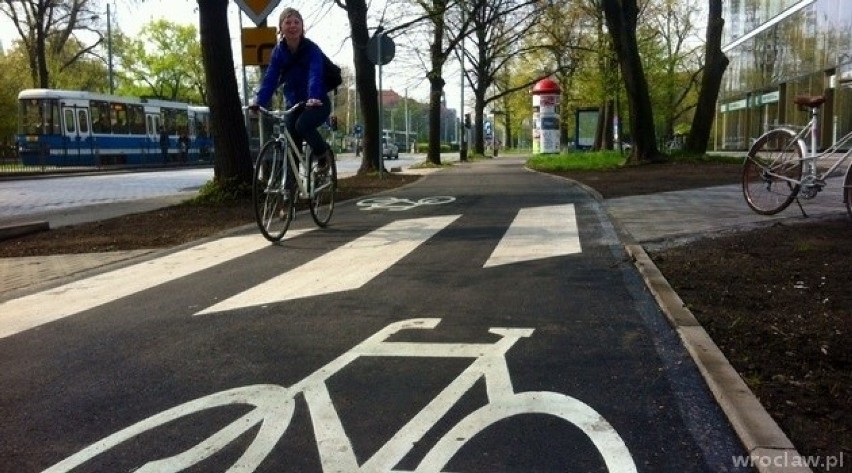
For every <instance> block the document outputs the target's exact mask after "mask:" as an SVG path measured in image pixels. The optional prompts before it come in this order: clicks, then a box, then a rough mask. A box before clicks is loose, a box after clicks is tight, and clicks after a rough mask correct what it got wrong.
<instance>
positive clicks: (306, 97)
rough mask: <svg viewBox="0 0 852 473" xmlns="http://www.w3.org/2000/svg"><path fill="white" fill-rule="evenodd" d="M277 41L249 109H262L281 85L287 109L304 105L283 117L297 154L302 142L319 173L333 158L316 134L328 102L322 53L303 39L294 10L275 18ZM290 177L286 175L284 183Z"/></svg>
mask: <svg viewBox="0 0 852 473" xmlns="http://www.w3.org/2000/svg"><path fill="white" fill-rule="evenodd" d="M278 28H279V30H280V32H279V34H280V41H279V42H278V44H277V45H276V46H275V48H274V49H273V50H272V56H271V58H270V61H269V67H268V68H267V69H266V75H264V77H263V82H262V83H261V84H260V89H259V90H258V91H257V96H256V97H255V100H254V104H253V105H252V106H251V107H250V108H252V109H255V110H256V109H257V107H258V106H264V107H265V106H266V105H267V104H268V103H269V101H270V99H271V98H272V94H273V93H274V92H275V89H276V88H277V87H278V86H279V85H283V89H284V98H285V99H286V102H287V107H288V108H289V107H292V106H294V105H296V104H299V103H304V104H305V106H304V107H302V108H301V109H299V110H298V111H297V112H296V113H293V114H291V115H290V116H288V118H287V130H288V131H289V132H290V135H291V136H292V137H293V140H294V141H295V142H296V145H297V146H298V147H299V151H300V152H301V151H302V150H301V146H302V140H304V141H306V142H307V143H308V145H309V146H310V147H311V150H312V152H313V155H314V156H315V157H316V160H317V169H318V171H320V172H322V171H324V170H327V169H328V167H329V163H330V162H331V161H330V160H331V159H333V154H332V151H331V147H329V145H328V144H327V143H326V142H325V140H324V139H323V138H322V136H321V135H320V134H319V131H317V128H318V127H319V126H320V125H322V124H323V123H324V122H325V121H326V120H327V119H328V116H329V115H330V114H331V101H330V100H329V98H328V93H327V92H326V86H325V83H324V80H323V73H324V70H323V69H324V67H325V66H324V63H323V52H322V50H321V49H320V47H319V46H318V45H317V44H316V43H314V42H313V41H311V40H309V39H307V38H305V28H304V23H303V22H302V15H301V14H300V13H299V12H298V10H296V9H295V8H289V7H288V8H285V9H284V11H282V12H281V15H280V16H279V17H278ZM290 180H291V176H288V183H291V182H290Z"/></svg>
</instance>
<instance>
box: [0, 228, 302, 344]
mask: <svg viewBox="0 0 852 473" xmlns="http://www.w3.org/2000/svg"><path fill="white" fill-rule="evenodd" d="M306 231H309V230H301V231H292V232H290V233H288V234H287V235H286V238H292V237H295V236H297V235H299V234H302V233H305V232H306ZM268 246H269V242H268V241H266V240H264V239H263V238H261V237H260V236H259V235H249V236H239V237H229V238H222V239H220V240H214V241H211V242H209V243H204V244H201V245H197V246H193V247H191V248H187V249H185V250H181V251H178V252H176V253H172V254H170V255H166V256H163V257H161V258H156V259H152V260H149V261H144V262H142V263H138V264H134V265H132V266H128V267H126V268H121V269H117V270H115V271H110V272H106V273H102V274H98V275H95V276H92V277H90V278H86V279H81V280H79V281H74V282H71V283H68V284H65V285H63V286H59V287H57V288H54V289H48V290H46V291H42V292H39V293H36V294H31V295H28V296H24V297H21V298H18V299H12V300H9V301H6V302H4V303H1V304H0V338H4V337H8V336H10V335H14V334H16V333H19V332H22V331H24V330H29V329H31V328H33V327H37V326H39V325H42V324H46V323H48V322H52V321H54V320H59V319H61V318H64V317H68V316H70V315H74V314H77V313H80V312H82V311H84V310H88V309H91V308H94V307H97V306H99V305H102V304H106V303H108V302H112V301H115V300H118V299H120V298H122V297H126V296H129V295H132V294H135V293H137V292H140V291H143V290H145V289H149V288H152V287H154V286H158V285H161V284H164V283H167V282H169V281H173V280H175V279H178V278H181V277H184V276H187V275H189V274H192V273H195V272H198V271H201V270H204V269H207V268H210V267H213V266H215V265H217V264H221V263H223V262H225V261H228V260H230V259H234V258H238V257H240V256H243V255H246V254H248V253H251V252H254V251H257V250H260V249H262V248H267V247H268Z"/></svg>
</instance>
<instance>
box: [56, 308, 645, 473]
mask: <svg viewBox="0 0 852 473" xmlns="http://www.w3.org/2000/svg"><path fill="white" fill-rule="evenodd" d="M440 320H441V319H435V318H426V319H410V320H404V321H401V322H397V323H393V324H391V325H389V326H387V327H385V328H384V329H382V330H380V331H379V332H377V333H376V334H374V335H373V336H371V337H369V338H368V339H366V340H364V341H363V342H361V343H359V344H358V345H356V346H355V347H354V348H352V349H351V350H349V351H348V352H346V353H344V354H342V355H340V356H339V357H338V358H336V359H334V360H333V361H331V362H330V363H328V364H327V365H325V366H323V367H322V368H320V369H319V370H317V371H315V372H314V373H312V374H311V375H309V376H308V377H307V378H305V379H303V380H302V381H300V382H298V383H296V384H295V385H293V386H290V387H289V388H285V387H282V386H277V385H271V384H258V385H251V386H244V387H240V388H235V389H230V390H226V391H221V392H218V393H214V394H211V395H209V396H205V397H202V398H199V399H195V400H193V401H189V402H187V403H185V404H181V405H178V406H176V407H173V408H171V409H168V410H166V411H164V412H161V413H159V414H157V415H154V416H153V417H149V418H148V419H145V420H143V421H141V422H138V423H136V424H134V425H131V426H130V427H127V428H125V429H124V430H121V431H119V432H116V433H115V434H113V435H110V436H109V437H106V438H104V439H103V440H100V441H99V442H97V443H95V444H93V445H91V446H89V447H87V448H85V449H83V450H81V451H80V452H78V453H76V454H75V455H73V456H71V457H68V458H67V459H65V460H63V461H62V462H60V463H58V464H56V465H54V466H52V467H50V468H48V469H47V470H45V473H59V472H69V471H71V470H73V469H75V468H77V467H79V466H81V465H83V464H85V463H86V462H88V461H90V460H92V459H93V458H95V457H96V456H98V455H101V454H103V453H104V452H106V451H108V450H110V449H112V448H115V447H117V446H118V445H120V444H122V443H123V442H126V441H128V440H130V439H133V438H135V437H138V436H140V435H142V434H144V433H146V432H148V431H151V430H153V429H155V428H158V427H161V426H164V425H166V424H168V423H170V422H173V421H175V420H177V419H181V418H184V417H186V416H189V415H192V414H196V413H198V412H202V411H205V410H208V409H213V408H217V407H222V406H226V405H231V404H243V405H249V406H253V407H254V408H253V409H252V410H251V411H250V412H248V413H247V414H245V415H244V416H243V417H241V418H239V419H237V420H236V421H234V422H232V423H230V424H229V425H227V426H225V427H224V428H222V429H221V430H219V431H218V432H215V433H214V434H212V435H211V436H210V437H208V438H207V439H205V440H203V441H201V443H199V444H197V445H195V446H193V447H190V448H189V449H188V450H186V451H184V452H181V453H178V454H176V455H174V456H171V457H168V458H162V459H158V460H154V461H151V462H148V463H146V464H145V465H143V466H142V467H141V468H138V469H136V470H135V471H136V472H140V473H153V472H159V473H162V472H177V471H181V470H184V469H187V468H190V467H192V466H194V465H196V464H198V463H200V462H202V461H204V460H206V459H208V458H209V457H211V456H213V455H215V454H216V453H217V452H219V451H221V450H223V449H224V448H226V447H227V446H228V445H229V444H231V443H232V442H234V441H235V440H236V439H237V438H239V437H240V436H242V435H244V434H246V433H247V432H248V431H250V430H252V429H257V434H256V436H255V438H254V440H253V441H252V442H251V444H250V445H249V446H248V448H247V449H246V451H245V452H244V453H243V455H242V456H241V457H240V458H239V459H237V461H236V462H235V463H234V464H233V465H232V466H231V467H230V468H229V469H228V470H227V471H228V472H238V471H239V472H252V471H255V470H256V469H257V468H258V466H259V465H260V464H261V462H262V461H263V460H264V459H265V458H266V457H267V456H268V455H269V454H270V453H271V452H272V450H273V448H274V447H275V445H276V444H277V442H278V440H279V439H280V438H281V437H282V436H283V435H284V434H285V432H286V430H287V427H288V426H289V424H290V422H291V421H292V419H293V413H294V410H295V398H296V396H297V395H298V394H303V395H304V398H305V400H306V401H307V405H308V411H309V413H310V417H311V420H312V423H313V431H314V436H315V440H316V446H317V448H318V450H319V454H320V461H321V463H322V468H323V471H346V472H357V471H361V472H390V471H394V472H399V473H404V470H399V469H395V468H394V467H396V466H397V465H398V464H399V463H400V461H401V460H403V458H405V456H406V455H407V454H408V453H409V452H410V451H411V450H412V449H413V448H414V446H415V445H417V443H418V442H419V441H420V440H421V439H423V437H424V436H425V435H426V434H427V433H428V432H429V431H430V429H432V428H433V427H434V426H435V425H437V424H438V422H439V421H440V420H441V419H443V418H444V416H445V415H446V414H447V413H448V412H449V411H450V409H452V408H453V407H454V406H455V405H456V403H458V402H459V401H460V400H461V399H462V398H463V397H464V395H465V393H467V392H468V391H469V390H470V389H471V388H472V387H473V386H474V384H476V383H477V382H478V381H479V380H480V379H482V380H484V381H485V385H486V387H487V397H488V404H486V405H484V406H482V407H480V408H479V409H476V410H475V411H473V412H472V413H470V414H468V415H467V416H466V417H464V418H463V419H462V420H461V421H459V422H458V423H457V424H455V426H453V427H452V428H450V430H449V431H448V432H447V433H446V434H445V435H444V436H443V437H441V438H440V439H439V440H438V441H437V442H436V443H435V445H434V446H433V447H432V449H431V450H430V451H429V452H428V453H427V454H426V456H425V457H423V459H422V460H421V461H420V463H419V465H418V466H417V468H416V469H415V470H413V472H440V471H443V468H444V467H445V466H446V465H447V464H448V463H449V461H450V460H451V459H452V458H453V456H454V455H455V454H456V453H457V452H458V451H459V450H460V449H461V448H462V447H463V446H464V445H465V444H466V443H467V442H468V441H470V440H471V439H472V438H473V437H475V436H476V435H477V434H479V433H480V432H482V431H483V430H485V429H486V428H487V427H489V426H491V425H493V424H495V423H497V422H498V421H501V420H503V419H507V418H509V417H513V416H518V415H524V414H545V415H550V416H554V417H557V418H560V419H562V420H564V421H566V422H568V423H570V424H572V425H574V426H576V427H577V428H579V429H580V430H581V431H582V432H583V433H584V434H585V435H586V436H587V437H588V438H589V440H591V442H592V443H593V444H594V446H595V448H596V449H597V450H598V452H599V453H600V455H601V458H602V459H603V461H604V463H605V464H606V467H607V469H608V470H609V471H610V472H613V473H635V472H636V466H635V464H634V462H633V458H632V457H631V455H630V452H629V451H628V449H627V446H626V445H625V444H624V441H623V440H622V439H621V437H620V436H619V435H618V433H616V431H615V430H614V429H613V428H612V426H611V425H610V424H609V423H608V422H607V421H606V420H605V419H604V418H603V417H602V416H601V415H600V414H598V413H597V412H596V411H595V410H594V409H592V408H591V407H590V406H588V405H587V404H585V403H583V402H581V401H580V400H578V399H575V398H573V397H570V396H567V395H565V394H561V393H556V392H547V391H528V392H515V391H514V388H513V386H512V381H511V379H510V376H509V368H508V365H507V364H506V352H507V351H508V350H509V349H510V348H511V347H512V346H513V345H514V344H515V343H516V342H517V341H518V340H519V339H521V338H525V337H530V336H531V335H532V333H533V330H532V329H525V328H491V329H490V330H489V332H490V333H492V334H495V335H498V336H499V337H500V339H499V340H497V341H496V342H494V343H423V342H400V341H397V342H389V341H387V340H388V339H389V338H390V337H391V336H392V335H394V334H396V333H397V332H400V331H402V330H410V329H421V330H423V329H433V328H435V327H436V326H437V325H438V323H439V322H440ZM360 357H432V358H438V357H441V358H472V359H473V360H474V361H473V362H472V363H471V364H470V365H469V366H468V367H467V368H466V369H465V370H464V371H463V372H462V373H461V374H460V375H459V376H458V377H457V378H455V379H454V380H453V381H451V382H450V384H449V385H448V386H447V387H446V388H444V389H443V390H442V391H441V392H440V393H439V394H438V395H437V396H436V397H435V398H434V399H432V400H431V401H430V402H429V403H428V404H427V405H426V406H425V407H424V408H423V409H422V410H421V411H420V412H418V413H417V414H416V415H415V416H414V417H413V418H412V419H411V420H410V421H408V423H406V424H405V425H404V426H403V427H402V428H401V429H400V430H399V431H397V432H396V433H395V434H394V435H393V437H392V438H391V439H390V440H389V441H388V442H387V443H385V444H384V445H383V446H382V447H381V448H380V449H379V450H378V451H377V452H376V453H375V454H373V455H372V456H371V457H370V458H368V459H367V460H366V461H365V462H364V463H362V464H359V463H358V459H357V458H356V455H355V452H354V449H353V446H352V443H351V441H350V439H349V437H348V436H347V435H346V431H345V429H344V426H343V423H342V421H341V419H340V417H339V416H338V413H337V410H336V408H335V406H334V403H333V400H332V396H331V393H330V392H329V390H328V386H327V385H326V381H328V379H329V378H330V377H331V376H332V375H334V374H335V373H337V372H339V371H341V370H342V369H343V368H345V367H346V366H347V365H349V364H350V363H352V362H353V361H355V360H356V359H358V358H360ZM413 472H411V473H413Z"/></svg>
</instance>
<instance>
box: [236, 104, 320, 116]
mask: <svg viewBox="0 0 852 473" xmlns="http://www.w3.org/2000/svg"><path fill="white" fill-rule="evenodd" d="M304 106H305V102H299V103H297V104H296V105H293V106H292V107H290V108H288V109H286V110H269V109H268V108H266V107H263V106H260V105H247V106H245V107H243V110H251V111H254V112H260V114H261V115H266V116H269V117H272V118H276V119H283V118H284V117H286V116H287V115H289V114H291V113H293V112H295V111H296V110H298V109H300V108H302V107H304Z"/></svg>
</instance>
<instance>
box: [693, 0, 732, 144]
mask: <svg viewBox="0 0 852 473" xmlns="http://www.w3.org/2000/svg"><path fill="white" fill-rule="evenodd" d="M724 25H725V20H724V19H723V18H722V0H710V7H709V12H708V18H707V46H706V50H705V52H704V74H703V75H702V76H701V90H700V91H699V94H698V104H697V106H696V108H695V116H694V117H693V118H692V128H691V129H690V130H689V136H687V138H686V147H685V149H686V150H687V151H688V152H690V153H699V154H703V153H705V152H707V144H708V143H709V141H710V132H711V130H712V129H713V120H714V119H715V117H716V101H717V100H718V98H719V88H720V87H721V85H722V76H723V75H724V74H725V69H727V68H728V57H727V56H725V53H723V52H722V28H723V27H724Z"/></svg>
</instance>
